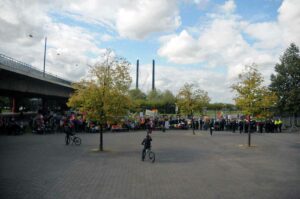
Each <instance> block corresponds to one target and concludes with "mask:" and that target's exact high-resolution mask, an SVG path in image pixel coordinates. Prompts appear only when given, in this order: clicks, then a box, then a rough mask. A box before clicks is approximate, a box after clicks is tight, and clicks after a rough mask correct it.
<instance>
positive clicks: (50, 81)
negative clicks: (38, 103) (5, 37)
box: [0, 54, 73, 112]
mask: <svg viewBox="0 0 300 199" xmlns="http://www.w3.org/2000/svg"><path fill="white" fill-rule="evenodd" d="M71 84H72V82H71V81H67V80H64V79H62V78H59V77H57V76H55V75H52V74H50V73H44V72H43V71H41V70H39V69H37V68H35V67H33V66H31V65H29V64H26V63H24V62H21V61H18V60H15V59H13V58H11V57H8V56H6V55H3V54H0V95H1V96H6V97H10V98H11V100H12V104H13V105H12V111H13V112H15V111H16V108H17V107H16V106H17V99H20V98H22V97H31V98H41V99H42V101H43V102H45V101H47V100H49V99H54V100H61V101H64V103H65V102H66V101H67V99H68V98H69V96H70V94H71V93H72V92H73V88H72V86H71Z"/></svg>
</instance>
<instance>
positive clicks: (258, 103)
mask: <svg viewBox="0 0 300 199" xmlns="http://www.w3.org/2000/svg"><path fill="white" fill-rule="evenodd" d="M263 81H264V79H263V77H262V75H261V73H259V72H258V70H257V66H256V65H255V64H252V65H249V66H245V70H244V72H243V73H241V74H239V82H238V83H236V84H233V85H232V86H231V88H232V89H233V90H234V91H236V93H237V96H236V98H234V100H235V103H236V106H237V107H239V108H240V109H241V110H242V112H243V113H244V114H245V115H247V116H249V120H250V117H251V116H258V115H270V113H269V110H270V109H269V108H270V107H271V106H274V105H275V103H276V97H275V95H274V93H272V91H270V90H269V89H268V88H267V87H265V86H263V85H262V83H263ZM244 129H245V128H244ZM250 136H251V134H250V131H248V146H250V145H251V137H250Z"/></svg>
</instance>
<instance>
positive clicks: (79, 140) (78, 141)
mask: <svg viewBox="0 0 300 199" xmlns="http://www.w3.org/2000/svg"><path fill="white" fill-rule="evenodd" d="M73 141H74V142H75V144H76V145H80V144H81V139H80V138H79V137H74V140H73Z"/></svg>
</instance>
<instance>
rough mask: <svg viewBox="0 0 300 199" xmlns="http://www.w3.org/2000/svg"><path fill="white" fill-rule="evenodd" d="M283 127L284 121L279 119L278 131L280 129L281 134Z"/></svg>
mask: <svg viewBox="0 0 300 199" xmlns="http://www.w3.org/2000/svg"><path fill="white" fill-rule="evenodd" d="M281 127H282V121H281V119H280V118H279V119H278V129H279V133H281Z"/></svg>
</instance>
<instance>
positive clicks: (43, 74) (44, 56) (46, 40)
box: [43, 37, 47, 77]
mask: <svg viewBox="0 0 300 199" xmlns="http://www.w3.org/2000/svg"><path fill="white" fill-rule="evenodd" d="M46 51H47V37H45V49H44V70H43V77H45V70H46Z"/></svg>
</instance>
